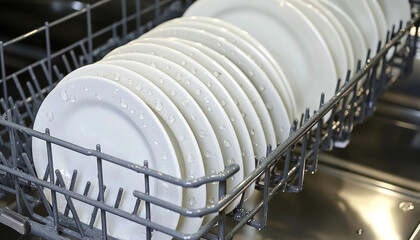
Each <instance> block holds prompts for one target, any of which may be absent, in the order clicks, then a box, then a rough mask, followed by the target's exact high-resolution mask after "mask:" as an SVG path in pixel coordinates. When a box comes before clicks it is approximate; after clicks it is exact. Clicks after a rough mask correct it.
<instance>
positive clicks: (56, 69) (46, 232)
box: [0, 0, 420, 239]
mask: <svg viewBox="0 0 420 240" xmlns="http://www.w3.org/2000/svg"><path fill="white" fill-rule="evenodd" d="M109 2H110V0H102V1H99V2H97V3H95V4H93V5H87V7H86V8H84V9H83V10H80V11H77V12H75V13H74V14H71V15H69V16H67V17H64V18H62V19H59V20H57V21H55V22H52V23H48V22H47V23H46V24H45V26H43V27H41V28H39V29H37V30H35V31H33V32H31V33H29V34H26V35H23V36H21V37H18V38H16V39H13V40H11V41H9V42H6V43H2V42H0V67H1V73H2V75H1V86H2V88H3V98H1V99H0V105H1V108H2V109H1V110H0V111H1V113H2V115H1V117H0V145H1V148H0V190H1V192H0V195H1V196H2V197H4V196H6V195H10V194H11V195H12V196H14V197H15V198H16V205H17V209H9V208H7V207H6V208H0V223H2V224H6V225H8V226H10V227H12V228H13V229H15V230H16V231H18V232H19V233H21V234H28V233H29V234H33V235H36V236H39V237H41V238H45V239H67V238H69V237H70V238H76V239H101V238H102V239H113V237H111V236H108V234H107V223H106V217H105V216H106V213H109V214H114V215H117V216H119V217H121V218H125V219H128V220H130V221H132V222H135V223H137V224H139V227H140V226H141V225H142V226H145V227H146V236H145V237H146V238H147V239H151V238H152V236H153V232H155V231H160V232H163V233H165V234H168V235H171V236H173V237H174V238H177V239H199V238H206V239H231V238H233V237H234V235H235V234H236V233H237V232H238V231H239V230H240V229H241V228H242V227H243V226H244V225H250V226H252V227H255V228H257V229H262V228H264V226H265V225H266V219H267V214H268V208H269V201H270V200H271V199H272V198H273V197H274V195H275V194H277V193H279V192H290V193H297V192H300V191H301V190H302V188H303V183H304V176H305V173H306V172H310V173H312V174H313V173H315V172H316V171H317V162H318V153H319V151H322V150H324V151H328V150H331V149H332V148H333V147H334V146H336V147H343V146H345V145H346V144H347V143H348V142H349V140H350V136H351V131H352V129H353V126H354V125H355V124H359V123H363V122H364V121H365V119H366V118H368V117H369V116H371V115H372V114H373V112H374V110H375V103H376V100H377V98H378V97H379V96H380V95H381V94H382V93H383V92H384V91H385V90H386V89H387V88H388V86H389V85H391V84H392V83H394V82H395V81H397V80H398V79H400V78H402V77H404V76H406V75H408V74H410V73H411V71H412V67H413V58H414V56H415V53H416V50H417V39H418V28H419V22H420V15H419V14H418V9H419V6H420V2H419V1H418V0H415V1H411V4H412V7H413V17H412V20H411V21H410V22H408V23H403V22H401V23H400V25H399V26H395V28H394V29H393V31H392V32H389V33H388V35H387V43H386V44H382V43H380V42H379V43H378V48H377V49H371V50H369V52H368V53H367V58H366V61H364V60H363V61H359V62H358V68H357V69H358V71H357V73H355V74H352V73H350V72H348V74H347V79H344V80H338V81H337V87H336V94H335V96H334V97H333V98H331V99H329V100H328V101H326V100H325V99H324V96H323V95H322V96H320V108H319V109H317V110H315V111H313V110H312V109H311V110H312V112H311V110H310V109H307V110H306V112H305V113H304V114H302V118H301V119H300V120H295V121H294V122H293V124H292V127H291V129H290V136H289V138H288V139H287V140H286V141H285V142H283V143H282V144H281V145H280V146H273V147H271V146H269V147H268V149H267V157H265V158H262V159H257V160H256V166H257V167H256V169H255V171H253V172H252V173H251V174H250V175H249V176H245V179H244V180H243V181H242V182H241V183H240V184H239V185H238V186H236V187H235V188H234V190H233V191H232V192H231V193H226V181H227V179H229V178H230V177H232V176H234V174H235V173H236V172H237V171H238V168H239V166H238V165H236V164H232V165H228V166H226V168H225V170H224V171H222V172H219V173H217V174H214V175H208V176H202V177H200V178H197V179H195V180H192V181H185V180H182V179H177V178H174V177H172V176H168V175H165V174H163V173H160V172H158V171H156V170H153V169H150V168H148V164H147V161H145V162H144V164H143V165H136V164H133V163H130V162H127V161H124V160H123V159H119V158H116V157H113V156H110V155H107V154H105V153H103V152H101V148H100V145H97V146H96V149H86V148H83V147H80V146H77V145H75V144H72V143H70V142H65V141H63V140H61V139H58V138H55V137H54V133H50V132H49V130H48V129H46V131H45V132H44V133H42V132H37V131H34V130H32V129H31V126H32V124H33V121H34V118H35V116H36V112H37V110H38V108H39V106H40V104H41V103H42V100H43V99H44V97H45V95H46V94H48V92H49V91H51V90H52V88H53V87H54V86H55V84H56V83H57V82H58V81H60V79H62V78H63V76H64V72H70V71H71V70H72V69H75V68H78V67H80V66H82V65H84V64H88V63H92V62H94V61H96V60H99V59H101V57H103V56H104V55H105V54H106V53H108V52H109V51H110V50H111V49H113V48H115V47H117V46H119V45H122V44H124V43H126V42H128V41H130V40H132V39H135V38H137V37H139V36H140V35H141V34H142V33H143V32H146V31H147V30H149V29H151V28H153V27H154V26H156V25H157V24H159V23H160V22H162V21H165V20H167V19H169V18H173V17H175V16H179V15H180V14H182V12H183V11H184V10H185V9H186V8H187V7H188V6H189V5H190V4H191V1H188V0H187V1H178V0H166V1H165V0H154V2H153V3H152V4H151V5H148V6H145V7H142V8H141V5H140V0H135V3H136V12H135V13H134V14H132V15H127V11H126V0H121V1H120V2H121V9H122V18H121V20H120V21H117V22H115V23H113V24H111V25H109V26H108V27H106V28H103V29H101V30H99V31H97V32H92V26H91V24H92V14H91V12H92V11H94V10H95V9H97V8H99V7H100V6H101V5H104V4H109ZM146 14H152V15H154V16H153V20H151V21H148V22H145V23H142V22H141V20H142V18H141V17H142V16H143V15H146ZM83 15H85V16H86V24H87V25H86V26H87V33H86V37H85V38H83V39H81V40H80V41H77V42H76V43H74V44H72V45H70V46H68V47H66V48H64V49H61V50H59V51H57V52H54V53H52V51H51V39H50V30H51V29H52V28H58V27H59V25H60V24H61V23H62V22H65V21H71V20H72V19H74V18H75V17H77V16H83ZM133 23H134V24H135V25H136V27H135V30H134V31H132V32H128V30H127V29H128V28H127V26H128V24H133ZM119 32H120V33H119ZM36 34H45V42H46V57H45V58H43V59H40V60H39V61H37V62H35V63H33V64H31V65H29V66H27V67H25V68H22V69H21V70H19V71H17V72H15V73H13V74H10V75H6V72H5V60H7V59H5V58H4V51H3V50H4V49H5V48H7V47H9V46H10V45H13V44H15V43H17V42H19V41H21V40H23V39H28V38H30V37H32V36H33V35H36ZM107 34H108V35H110V37H106V36H107ZM404 35H408V36H409V37H408V40H407V42H406V45H405V46H404V47H403V48H402V50H401V51H398V52H395V53H394V55H393V57H392V58H391V59H389V60H388V59H387V57H386V55H387V53H388V52H389V51H390V50H391V49H396V46H397V45H399V44H401V43H400V41H399V40H400V39H401V38H402V37H403V36H404ZM104 36H105V37H104ZM98 39H102V42H100V43H98V44H95V46H94V41H96V40H98ZM103 39H105V40H103ZM375 50H376V51H375ZM374 53H376V54H374ZM371 56H374V57H371ZM69 58H70V61H69ZM381 63H383V64H381ZM37 75H38V77H37ZM40 75H41V76H40ZM25 76H26V77H25ZM350 76H352V77H350ZM24 86H26V87H24ZM10 89H14V92H12V91H11V90H10ZM328 113H331V117H330V119H329V120H327V121H326V122H324V119H323V116H324V115H326V114H328ZM32 138H38V139H41V140H43V141H45V143H46V151H47V153H48V163H49V164H48V166H47V169H46V171H45V172H44V173H38V174H42V175H38V176H37V174H36V173H35V171H34V167H33V163H32V160H31V157H32V155H31V149H30V146H31V140H32ZM53 145H55V146H61V147H64V148H67V149H69V150H71V151H74V152H77V153H79V154H80V155H85V156H90V158H91V160H92V161H96V163H97V167H98V172H97V173H94V174H97V176H98V182H97V183H91V182H87V183H86V188H85V192H84V194H79V193H76V192H74V191H73V188H74V184H75V182H76V180H77V171H76V170H75V171H74V172H73V175H72V178H71V182H70V184H69V186H66V185H65V183H64V181H63V177H62V176H61V173H60V171H58V170H55V171H54V168H53V164H54V158H53V157H54V156H53V155H52V150H51V148H52V146H53ZM104 161H105V162H108V163H112V164H115V166H116V167H121V168H126V169H129V170H131V171H134V172H136V173H138V174H139V178H140V177H142V178H144V179H145V184H146V188H145V189H146V190H145V191H134V192H133V193H129V194H133V195H134V196H135V197H137V199H138V200H137V202H136V205H135V206H133V212H125V211H122V210H120V209H118V206H119V204H120V200H121V196H122V194H123V192H124V189H123V188H121V189H120V191H119V192H118V195H117V196H116V198H115V204H114V205H112V206H111V205H107V204H105V203H104V194H105V191H106V186H105V185H104V182H103V180H104V179H103V175H102V164H103V162H104ZM38 177H39V178H38ZM150 178H155V179H158V180H159V181H165V182H168V183H170V184H174V185H177V186H181V187H183V188H194V187H198V186H201V185H203V184H208V183H217V184H218V185H219V200H218V201H216V202H215V203H214V205H212V206H207V207H206V208H203V209H186V208H183V207H180V206H176V205H173V204H171V203H170V202H166V201H165V200H163V199H156V198H154V197H153V196H150V195H149V192H148V186H149V185H148V184H149V179H150ZM252 182H256V188H257V189H258V190H260V191H262V193H263V199H262V200H261V201H260V202H258V203H255V204H254V205H253V207H252V208H251V209H246V208H245V207H244V201H243V196H244V192H245V190H246V189H247V188H248V187H250V186H251V183H252ZM92 184H98V186H99V194H98V196H97V198H96V199H93V198H91V197H88V196H87V195H88V192H89V189H90V186H91V185H92ZM44 189H49V190H51V192H52V203H51V204H50V203H49V202H48V201H47V199H46V196H45V194H44ZM57 194H62V195H64V197H65V199H66V201H67V206H66V209H65V211H64V213H59V212H58V206H57V201H56V196H57ZM236 198H241V201H240V204H239V206H238V207H237V208H236V209H235V210H234V211H233V212H232V213H226V212H225V208H226V206H228V205H229V204H230V203H231V202H232V201H233V200H234V199H236ZM75 200H78V201H81V202H84V203H86V204H89V205H91V206H93V207H94V208H93V212H92V218H91V221H90V224H85V223H82V222H81V221H80V220H79V218H78V213H77V210H76V209H75V207H74V205H73V202H74V201H75ZM141 202H144V203H145V204H144V206H145V208H146V217H145V218H142V217H140V216H138V215H136V213H137V211H138V209H139V206H140V203H141ZM151 204H153V205H158V206H161V207H163V208H166V209H168V210H169V211H173V212H177V213H179V214H181V215H184V216H188V217H202V216H205V215H207V214H211V213H217V215H215V217H214V218H212V219H211V220H210V221H209V222H208V223H206V224H205V225H204V226H203V227H202V228H201V229H200V230H199V231H198V232H196V233H194V234H184V233H181V232H177V231H175V230H172V229H168V228H166V227H165V226H162V225H159V224H157V223H155V222H153V219H150V216H151V213H150V211H151V208H150V205H151ZM39 209H41V212H43V213H40V210H39ZM70 213H71V217H70ZM258 213H259V214H260V215H261V216H260V217H258V218H257V217H256V215H257V214H258ZM98 214H101V216H102V217H101V229H97V228H95V227H94V226H93V225H94V223H95V219H96V216H97V215H98ZM227 218H232V219H234V220H236V221H237V223H236V225H235V226H234V227H233V228H232V229H227V228H226V220H227Z"/></svg>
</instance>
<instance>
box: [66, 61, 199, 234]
mask: <svg viewBox="0 0 420 240" xmlns="http://www.w3.org/2000/svg"><path fill="white" fill-rule="evenodd" d="M79 76H102V77H105V78H108V79H110V80H114V81H117V82H118V83H119V84H120V85H122V86H124V87H127V88H129V89H130V90H131V91H132V92H133V93H135V94H137V95H138V96H139V97H140V98H141V99H143V101H144V102H145V103H146V104H147V105H148V106H149V107H150V108H151V109H152V110H153V111H154V112H155V114H156V115H157V116H159V117H160V120H161V122H162V123H163V125H164V126H167V128H168V130H169V131H170V132H171V133H172V134H173V136H174V139H176V140H173V141H172V144H173V145H175V144H178V145H179V147H178V149H179V150H178V151H177V152H178V153H180V154H181V156H180V159H181V161H180V163H179V164H181V165H182V166H184V168H181V169H184V172H183V173H182V176H183V178H184V179H188V180H192V179H195V178H198V177H202V176H204V175H205V170H204V164H203V159H202V157H201V152H200V148H199V145H198V143H197V140H196V138H195V136H194V134H193V132H192V130H191V128H190V126H189V125H188V123H187V121H186V120H185V118H184V116H183V115H182V114H181V112H180V111H179V110H178V108H177V107H176V106H175V104H174V103H173V102H172V101H171V100H170V99H169V98H168V97H167V96H166V95H165V94H164V93H163V92H162V91H161V90H160V89H159V88H158V87H157V86H156V85H154V84H153V83H152V82H151V81H149V80H148V79H146V78H145V77H143V76H141V75H139V74H137V73H136V72H133V71H131V70H128V69H126V68H124V67H120V66H115V65H109V64H101V63H95V64H92V65H88V66H85V67H82V68H79V69H76V70H74V71H73V72H71V73H69V74H68V75H67V76H66V77H65V78H64V79H63V80H62V81H61V82H60V84H61V83H63V82H65V81H66V79H69V78H72V77H79ZM115 94H116V95H118V94H119V93H118V89H117V90H116V92H115ZM176 149H177V148H176ZM185 191H186V192H187V193H185V194H184V196H183V204H182V205H183V206H184V207H187V208H191V209H194V208H202V207H204V206H206V186H201V187H199V188H189V189H186V190H185ZM189 220H190V221H195V224H191V227H197V226H198V228H199V226H200V225H201V221H202V219H200V218H190V219H189Z"/></svg>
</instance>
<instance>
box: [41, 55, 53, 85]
mask: <svg viewBox="0 0 420 240" xmlns="http://www.w3.org/2000/svg"><path fill="white" fill-rule="evenodd" d="M41 68H42V71H43V72H44V75H45V78H46V79H47V81H48V84H49V85H48V86H52V72H51V74H50V73H49V70H48V69H47V66H46V65H45V61H42V62H41ZM49 91H51V87H48V88H47V92H49Z"/></svg>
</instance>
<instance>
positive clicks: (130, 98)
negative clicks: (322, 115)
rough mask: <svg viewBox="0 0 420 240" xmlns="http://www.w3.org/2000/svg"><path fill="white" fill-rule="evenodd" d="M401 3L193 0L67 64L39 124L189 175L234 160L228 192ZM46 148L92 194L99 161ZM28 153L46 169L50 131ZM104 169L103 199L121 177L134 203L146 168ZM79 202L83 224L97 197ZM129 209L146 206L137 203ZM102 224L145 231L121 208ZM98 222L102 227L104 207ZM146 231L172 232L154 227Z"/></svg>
mask: <svg viewBox="0 0 420 240" xmlns="http://www.w3.org/2000/svg"><path fill="white" fill-rule="evenodd" d="M344 2H346V3H344ZM367 2H369V4H367ZM403 2H404V1H401V2H400V1H398V3H396V2H395V1H392V0H389V1H382V2H381V4H378V2H376V0H368V1H364V0H363V1H362V0H355V1H351V2H350V1H348V3H347V1H339V0H337V1H327V0H305V1H299V0H288V1H286V0H260V1H255V0H230V1H225V0H201V1H197V2H196V3H195V4H193V5H192V6H191V7H190V8H189V10H188V11H187V13H186V16H185V17H184V18H179V19H175V20H172V21H169V22H166V23H164V24H162V25H160V26H158V27H157V28H155V29H153V30H152V31H150V32H148V33H147V34H145V35H143V36H142V37H140V38H139V39H136V40H134V41H132V42H130V43H128V44H126V45H124V46H121V47H119V48H117V49H115V50H113V51H112V52H110V53H109V54H108V55H106V56H105V57H104V58H103V59H102V60H101V61H99V62H97V63H95V64H91V65H87V66H84V67H82V68H79V69H77V70H75V71H73V72H71V73H70V74H68V75H67V76H66V77H65V78H64V79H63V80H62V81H61V82H60V83H59V84H58V85H57V87H56V88H55V89H54V90H53V91H52V92H51V93H50V94H49V95H48V96H47V98H46V99H45V101H44V102H43V104H42V106H41V108H40V109H39V112H38V114H37V117H36V120H35V124H34V129H36V130H39V131H44V130H45V129H46V128H49V129H50V131H51V134H52V135H53V136H55V137H58V138H60V139H63V140H66V141H69V142H72V143H75V144H78V145H80V146H83V147H86V148H95V146H96V144H100V145H101V149H102V151H103V152H105V153H107V154H110V155H113V156H116V157H119V158H122V159H125V160H128V161H131V162H133V163H136V164H140V165H142V164H143V162H144V160H147V161H148V164H149V167H150V168H152V169H156V170H158V171H161V172H162V173H165V174H169V175H171V176H174V177H177V178H182V179H185V180H193V179H195V178H198V177H202V176H204V175H206V174H207V175H209V174H215V173H218V172H220V171H222V170H223V169H224V167H225V166H226V165H229V164H232V163H236V164H238V165H239V166H240V170H239V172H238V173H237V174H236V175H235V176H234V177H232V178H231V179H229V180H228V183H227V188H228V189H227V191H228V192H229V191H232V189H233V188H234V187H235V186H237V185H238V184H239V183H240V182H241V181H242V180H243V179H244V177H245V176H247V175H249V174H250V173H251V172H252V171H253V170H254V169H255V164H256V163H255V159H256V158H257V159H259V158H261V157H264V156H266V154H267V152H266V149H267V148H268V146H269V145H271V146H272V147H276V146H277V145H278V144H280V143H282V142H283V141H284V140H285V139H286V138H287V137H288V133H289V129H290V122H291V121H293V120H294V119H295V118H298V117H300V115H301V113H303V112H304V110H305V109H306V108H308V107H309V108H310V109H311V110H316V109H317V108H318V106H319V100H320V95H321V93H325V96H326V99H329V98H330V97H331V96H333V94H334V91H335V87H336V82H337V79H338V78H341V79H343V78H345V76H346V74H347V71H348V70H351V71H354V70H355V67H356V63H357V60H360V59H364V58H365V55H366V53H367V49H368V48H372V47H376V44H377V41H378V40H383V38H382V37H384V36H385V32H386V31H387V29H389V27H391V26H393V25H395V24H397V23H398V22H399V20H400V19H402V20H403V21H407V19H408V18H409V5H408V3H406V2H404V3H403ZM394 5H395V6H396V5H398V6H400V5H401V6H402V7H401V8H396V7H395V6H394ZM343 9H345V10H344V11H343ZM396 9H398V11H397V10H396ZM407 9H408V10H407ZM362 10H363V11H362ZM372 10H374V11H372ZM392 10H395V11H392ZM406 11H408V13H407V12H406ZM196 15H200V16H196ZM406 15H408V16H406ZM203 16H210V17H214V18H210V17H203ZM378 23H380V24H381V26H382V27H378V26H377V24H378ZM244 30H245V31H244ZM52 150H53V159H54V169H58V170H59V171H60V172H61V174H62V175H63V177H64V179H65V181H66V182H65V183H66V186H69V185H70V179H71V175H72V171H73V170H77V171H78V177H77V181H76V184H75V186H74V191H75V192H78V193H83V192H84V188H85V184H86V182H88V181H90V182H91V183H92V186H91V188H90V191H89V193H88V196H89V197H91V198H93V199H96V198H97V195H98V192H99V191H98V184H96V183H97V176H96V169H97V166H96V161H93V160H94V159H92V158H89V157H85V156H81V155H80V154H77V153H74V152H71V151H69V150H66V149H64V148H61V147H57V146H53V148H52ZM33 158H34V164H35V168H36V170H37V172H38V175H39V176H42V175H43V171H45V168H46V166H47V161H46V159H47V153H46V151H45V142H42V141H39V140H37V139H34V140H33ZM103 174H104V184H105V185H106V191H105V203H107V204H110V205H114V202H113V201H115V198H116V196H117V193H118V191H119V189H120V187H122V188H123V189H124V194H123V195H122V200H121V203H120V206H119V208H120V209H122V210H124V211H127V212H132V211H133V208H134V206H135V203H136V198H135V197H134V196H132V192H133V191H134V190H140V191H144V181H143V177H142V176H140V175H138V174H135V173H133V172H131V171H128V170H126V169H123V168H120V167H118V166H116V165H113V164H110V163H107V162H105V163H104V165H103ZM150 184H151V187H150V194H151V195H152V196H155V197H157V198H160V199H163V200H166V201H168V202H171V203H173V204H176V205H179V206H182V207H185V208H189V209H198V208H203V207H206V206H211V205H213V204H215V203H216V202H217V200H218V185H217V184H208V185H206V186H202V187H199V188H192V189H182V188H180V187H176V186H173V185H171V184H167V183H163V182H161V181H158V180H156V179H153V178H152V179H151V182H150ZM253 190H254V189H253V186H251V187H250V188H249V189H248V190H247V191H246V192H245V199H247V198H249V197H250V196H251V195H252V192H253ZM46 193H47V195H48V196H49V194H50V193H49V192H48V191H46ZM49 198H50V196H49ZM238 202H239V199H237V200H235V201H234V202H233V203H232V204H231V205H229V206H228V208H227V209H226V210H227V212H229V211H231V210H233V208H234V207H235V206H236V205H237V204H238ZM58 206H59V211H60V212H63V211H64V209H65V207H66V201H65V198H64V197H63V196H61V195H59V196H58ZM75 207H76V209H77V210H78V214H79V216H78V217H79V218H80V219H81V221H82V222H85V223H89V221H90V218H91V212H92V210H93V208H92V207H91V206H88V205H86V204H83V203H81V202H77V201H76V202H75ZM151 212H152V216H151V218H152V221H154V222H156V223H159V224H162V225H165V226H167V227H168V228H172V229H177V230H179V231H181V232H184V233H193V232H196V231H197V230H198V229H199V228H200V226H202V224H203V223H205V222H206V221H207V220H208V219H209V217H211V216H208V217H205V218H187V217H182V216H180V215H179V214H176V213H173V212H171V211H169V210H165V209H163V208H160V207H157V206H154V205H152V209H151ZM133 214H136V215H139V216H142V217H144V216H145V206H144V204H143V203H142V204H141V205H140V208H139V210H138V212H135V213H133ZM107 223H108V225H107V226H108V233H109V234H110V235H112V236H115V237H118V238H124V239H128V238H133V239H138V238H143V237H144V236H145V235H144V234H145V228H144V227H140V226H138V225H137V224H134V223H131V222H129V221H127V220H123V219H121V218H117V217H116V216H113V215H110V214H108V215H107ZM94 226H95V227H98V228H100V227H101V226H100V216H99V214H98V216H97V219H96V222H95V225H94ZM153 237H154V238H156V239H161V238H162V239H165V238H169V237H168V236H166V235H164V234H162V233H159V232H155V233H154V234H153Z"/></svg>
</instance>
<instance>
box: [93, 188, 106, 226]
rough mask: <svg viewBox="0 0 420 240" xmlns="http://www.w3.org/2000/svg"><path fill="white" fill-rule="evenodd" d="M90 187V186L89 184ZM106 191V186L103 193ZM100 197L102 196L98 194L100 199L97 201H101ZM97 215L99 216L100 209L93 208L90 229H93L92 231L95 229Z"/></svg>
mask: <svg viewBox="0 0 420 240" xmlns="http://www.w3.org/2000/svg"><path fill="white" fill-rule="evenodd" d="M89 186H90V184H89ZM105 190H106V186H105V185H104V187H103V191H104V192H105ZM99 196H100V193H99V192H98V197H97V198H96V200H97V201H99ZM96 215H98V207H94V208H93V211H92V214H91V217H90V221H89V228H91V229H92V228H93V224H95V221H96Z"/></svg>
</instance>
